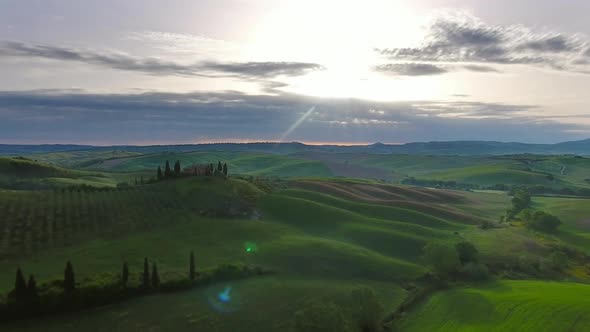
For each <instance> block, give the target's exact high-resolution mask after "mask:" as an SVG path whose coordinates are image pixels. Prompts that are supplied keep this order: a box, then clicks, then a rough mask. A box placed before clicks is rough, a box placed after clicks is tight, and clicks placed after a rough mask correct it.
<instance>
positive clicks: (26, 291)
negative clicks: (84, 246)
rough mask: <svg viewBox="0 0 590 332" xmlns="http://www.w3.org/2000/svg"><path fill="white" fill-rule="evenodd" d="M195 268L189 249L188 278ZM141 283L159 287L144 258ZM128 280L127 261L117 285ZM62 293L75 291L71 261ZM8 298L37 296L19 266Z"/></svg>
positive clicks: (32, 281) (22, 300) (193, 275)
mask: <svg viewBox="0 0 590 332" xmlns="http://www.w3.org/2000/svg"><path fill="white" fill-rule="evenodd" d="M197 276H198V273H197V268H196V264H195V255H194V253H193V252H192V251H191V253H190V256H189V268H188V279H189V280H195V278H197ZM140 280H141V284H140V287H141V288H143V289H149V288H152V289H157V288H159V287H160V284H161V283H160V275H159V273H158V266H157V264H156V263H155V262H154V263H153V264H152V268H151V271H150V264H149V261H148V259H147V257H146V258H144V261H143V272H142V273H141V277H140ZM128 282H129V265H128V264H127V262H124V263H123V267H122V269H121V274H120V279H119V285H120V286H121V287H122V288H127V287H128ZM61 285H62V289H63V294H64V295H67V294H72V293H73V292H75V291H76V288H77V287H76V276H75V273H74V267H73V265H72V262H70V261H68V262H67V263H66V268H65V269H64V277H63V280H62V282H61ZM8 298H9V299H11V300H14V301H15V302H18V303H26V302H34V301H35V300H36V299H38V298H39V289H38V287H37V282H36V280H35V276H34V275H32V274H31V275H29V280H28V282H26V281H25V277H24V274H23V271H22V269H21V268H20V267H18V268H17V269H16V278H15V282H14V289H13V290H12V291H11V292H10V293H9V294H8Z"/></svg>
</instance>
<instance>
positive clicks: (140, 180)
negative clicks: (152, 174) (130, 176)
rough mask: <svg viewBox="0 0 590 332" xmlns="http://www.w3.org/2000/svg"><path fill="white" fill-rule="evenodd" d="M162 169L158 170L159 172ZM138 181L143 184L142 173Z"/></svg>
mask: <svg viewBox="0 0 590 332" xmlns="http://www.w3.org/2000/svg"><path fill="white" fill-rule="evenodd" d="M161 171H162V170H160V172H161ZM139 183H141V184H143V175H142V176H141V178H140V179H139Z"/></svg>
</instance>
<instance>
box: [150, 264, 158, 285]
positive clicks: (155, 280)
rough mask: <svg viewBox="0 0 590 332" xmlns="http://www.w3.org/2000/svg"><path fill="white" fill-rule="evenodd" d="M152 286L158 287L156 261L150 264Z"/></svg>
mask: <svg viewBox="0 0 590 332" xmlns="http://www.w3.org/2000/svg"><path fill="white" fill-rule="evenodd" d="M152 287H153V288H158V287H160V276H159V275H158V266H156V263H154V266H152Z"/></svg>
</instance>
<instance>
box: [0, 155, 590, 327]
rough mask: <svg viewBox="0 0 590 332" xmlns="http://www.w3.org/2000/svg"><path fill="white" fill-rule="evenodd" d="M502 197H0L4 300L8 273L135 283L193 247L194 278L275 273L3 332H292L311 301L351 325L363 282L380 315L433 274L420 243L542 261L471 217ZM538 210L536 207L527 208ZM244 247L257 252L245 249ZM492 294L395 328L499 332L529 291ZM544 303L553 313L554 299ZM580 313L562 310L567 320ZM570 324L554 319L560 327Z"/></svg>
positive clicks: (237, 185)
mask: <svg viewBox="0 0 590 332" xmlns="http://www.w3.org/2000/svg"><path fill="white" fill-rule="evenodd" d="M253 158H258V157H253ZM256 163H257V164H261V163H262V162H261V161H260V160H257V161H256ZM261 188H263V189H264V190H262V189H261ZM508 200H509V198H508V197H507V196H506V195H505V194H498V193H477V192H458V191H446V190H433V189H426V188H415V187H408V186H396V185H385V184H380V183H373V182H370V181H346V180H343V179H341V180H339V181H327V180H309V179H308V180H290V181H283V182H281V185H280V186H277V187H273V186H272V183H271V184H270V185H264V186H262V185H260V186H257V185H255V184H253V183H250V182H248V181H245V180H240V179H235V178H229V179H223V178H220V177H188V178H182V179H177V180H167V181H161V182H158V183H155V184H146V185H143V186H136V187H135V186H133V187H131V188H127V189H116V190H115V189H114V190H109V191H78V190H72V191H70V190H54V191H18V192H15V191H5V192H0V215H2V216H3V218H0V294H2V293H4V294H6V293H7V292H8V291H9V290H10V289H11V288H12V287H13V285H14V271H15V268H16V267H17V266H20V267H21V268H22V269H23V270H24V272H25V273H26V274H29V273H34V274H35V275H36V277H37V280H38V282H40V283H42V282H46V281H48V280H52V279H58V278H61V276H62V275H63V269H64V265H65V262H66V261H68V260H71V261H72V263H73V265H74V269H75V271H76V277H77V280H78V281H79V282H80V283H81V284H82V285H84V284H85V283H90V282H92V279H95V278H100V276H102V275H113V274H117V273H119V271H120V268H121V265H122V263H123V262H125V261H126V262H128V263H129V267H130V270H131V275H132V276H134V277H135V278H136V276H137V275H138V274H139V272H140V271H141V268H142V261H143V258H144V257H148V258H149V259H150V260H151V261H155V262H157V264H158V268H159V270H160V271H161V276H162V279H163V280H166V278H168V275H169V274H174V275H178V274H186V272H187V269H188V255H189V252H190V251H194V253H195V256H196V261H197V266H198V268H199V269H207V268H211V267H214V266H218V265H219V264H223V263H239V264H252V265H258V266H263V267H266V268H270V269H272V270H274V271H275V272H276V273H277V274H276V276H273V277H265V278H261V279H253V280H247V281H240V282H233V283H224V284H212V285H211V286H210V287H207V288H200V289H194V290H191V291H187V292H180V293H174V294H167V295H155V296H149V297H144V298H139V299H135V300H131V301H128V302H123V303H119V304H115V305H111V306H108V307H105V308H100V309H96V310H92V311H86V312H81V313H79V314H69V315H67V316H58V317H53V318H43V319H36V320H35V321H34V322H17V323H13V324H11V325H9V326H7V328H8V329H7V330H13V329H15V330H16V329H18V330H25V331H33V330H39V329H41V328H42V329H43V330H47V331H58V330H59V331H73V330H88V331H94V330H113V329H114V330H130V329H131V330H133V329H138V328H147V327H150V328H151V329H153V330H156V331H167V330H175V331H185V330H186V331H189V330H190V331H194V330H240V331H272V330H276V329H281V330H285V331H293V328H294V325H293V314H294V312H295V311H297V310H299V309H301V308H302V307H304V306H306V305H307V304H309V303H310V302H311V301H312V300H327V301H333V302H336V303H337V304H338V305H339V306H341V307H342V308H343V311H344V313H345V316H346V317H347V319H349V318H350V317H352V316H353V314H352V312H353V309H352V306H353V304H352V303H351V300H350V291H351V289H352V288H354V287H355V285H359V284H360V285H366V286H369V287H371V288H372V289H373V290H374V291H375V292H376V293H377V294H378V296H379V299H380V301H381V302H382V304H383V305H384V306H385V308H386V309H387V310H393V309H394V308H395V307H396V306H397V305H398V304H400V303H401V302H402V300H403V298H404V296H405V295H406V291H405V290H404V289H403V288H402V287H401V286H402V285H405V284H406V282H407V281H411V280H415V279H416V278H419V277H421V276H423V275H424V274H425V273H426V272H427V271H428V270H429V268H428V267H427V266H426V265H425V263H424V261H423V259H422V249H423V247H424V246H425V245H426V244H428V243H431V242H441V243H447V244H449V245H453V244H454V243H456V242H459V241H464V240H469V241H471V242H472V243H474V244H475V245H476V247H477V248H478V250H479V251H480V254H481V259H482V261H483V262H484V263H486V264H490V265H492V264H496V265H499V264H517V263H518V260H519V257H520V256H519V255H520V254H521V253H522V252H523V251H526V252H527V253H528V254H530V255H531V256H534V257H535V259H537V260H539V259H541V258H543V257H544V256H546V254H547V253H548V252H549V249H550V248H549V247H548V243H549V242H551V241H554V240H553V239H552V238H545V237H538V236H537V235H536V234H534V233H532V232H529V231H527V230H525V229H523V228H521V227H504V228H500V229H490V230H482V229H480V228H478V227H477V224H478V223H479V222H480V221H481V220H490V219H491V220H496V219H497V217H498V215H497V214H498V213H499V212H501V211H502V210H504V209H505V208H506V207H507V203H508ZM568 202H569V201H568ZM572 202H573V201H572ZM534 203H535V204H541V203H540V202H539V201H537V200H536V199H535V201H534ZM572 204H573V205H575V206H577V205H579V204H580V203H579V202H573V203H572ZM572 209H574V207H572ZM575 213H576V215H578V212H575ZM572 214H574V212H572ZM252 247H254V248H255V250H249V251H248V250H246V248H252ZM500 284H501V285H508V284H510V282H506V283H505V282H503V281H502V282H500ZM489 285H490V286H488V285H484V286H483V287H482V288H481V290H478V291H479V292H481V294H482V295H481V296H482V297H484V299H485V301H483V300H482V301H481V302H482V303H484V304H482V305H481V306H478V305H473V306H470V305H469V303H470V302H466V303H467V304H466V305H465V306H463V307H459V304H457V305H455V304H454V303H451V302H448V301H447V300H445V301H447V302H443V303H444V306H442V307H441V308H439V309H437V308H436V303H437V302H436V301H435V304H434V305H435V307H432V308H430V307H426V306H427V305H429V304H428V303H430V301H431V300H429V301H427V302H426V304H424V306H425V307H424V308H425V309H422V307H419V308H417V309H416V311H415V312H412V313H411V315H410V316H408V318H407V320H405V321H403V322H402V323H403V324H404V325H403V326H404V328H407V329H408V330H429V328H431V327H446V326H447V325H446V324H450V323H445V321H441V320H440V319H443V318H445V317H447V316H449V314H448V313H447V312H446V311H445V310H451V311H452V310H455V309H453V308H455V307H457V308H461V309H456V310H457V311H460V312H456V313H455V312H453V313H454V314H456V315H457V317H456V318H453V319H452V321H453V324H455V325H448V326H449V328H458V329H461V328H466V327H465V326H467V328H468V327H471V326H472V325H469V324H472V323H470V321H467V323H465V322H464V321H463V319H469V315H470V313H471V312H473V314H474V315H479V316H483V314H482V313H480V310H481V311H482V312H483V311H485V310H486V309H485V308H491V307H494V308H496V309H494V310H496V311H497V312H499V313H498V314H497V316H493V318H494V319H493V320H492V319H490V320H486V321H484V323H485V324H489V325H477V326H476V327H482V328H485V327H490V326H491V327H492V328H495V327H496V326H497V327H498V329H500V328H501V327H506V326H507V325H502V324H504V323H503V320H501V319H498V318H497V317H503V316H502V315H503V313H504V312H505V311H502V310H504V309H503V308H504V307H503V305H504V304H502V303H506V304H505V306H512V305H516V304H520V303H521V302H522V303H524V304H523V306H525V305H528V303H529V302H528V301H529V299H530V297H531V296H532V295H531V294H532V292H531V291H530V289H534V288H535V287H536V286H535V287H533V286H530V287H529V288H526V287H524V286H523V287H524V288H522V287H521V286H518V287H517V286H514V285H511V286H510V287H513V289H514V292H516V293H522V297H521V298H518V297H517V298H512V297H510V295H509V294H511V293H510V292H508V291H506V294H505V295H503V296H504V297H502V296H500V295H498V296H497V298H495V297H493V293H495V292H496V291H495V288H497V286H493V285H495V284H489ZM543 285H545V284H543ZM546 285H547V287H549V289H548V290H547V292H548V294H559V293H563V294H566V293H567V292H570V293H573V292H574V291H573V290H571V291H570V290H569V288H567V287H569V286H567V285H569V284H563V285H565V286H567V287H566V289H565V290H559V291H558V290H554V289H553V288H551V287H553V286H551V285H554V284H551V283H548V284H546ZM555 285H561V284H555ZM226 286H231V287H232V289H233V291H234V292H235V293H234V294H235V301H234V302H232V308H231V309H232V310H233V311H232V312H231V313H230V314H228V313H225V314H224V313H221V312H219V311H218V309H219V308H217V309H216V307H214V306H211V305H210V304H209V303H208V301H209V298H210V297H211V296H215V294H216V293H217V292H219V291H220V290H221V289H223V288H224V287H226ZM519 287H520V288H519ZM527 287H528V286H527ZM580 287H582V286H580ZM500 289H502V287H500ZM466 290H467V291H471V289H463V288H462V289H457V290H451V291H449V292H458V294H459V295H452V296H451V298H455V297H457V298H459V299H460V298H461V296H463V293H462V292H465V291H466ZM580 291H581V292H585V289H581V290H580ZM445 294H447V292H445V293H440V294H436V295H435V296H434V297H433V298H432V299H436V298H437V296H442V297H445V296H446V295H445ZM451 294H453V293H451ZM454 296H455V297H454ZM466 296H467V299H470V298H471V297H470V296H471V295H470V294H467V295H466ZM0 298H1V296H0ZM478 299H479V298H478ZM432 301H434V300H432ZM441 301H442V300H441ZM459 301H460V302H462V301H463V300H461V299H460V300H459ZM478 301H479V300H478ZM478 301H475V302H478ZM519 301H520V302H519ZM556 301H557V302H555V303H557V304H562V303H565V300H563V301H562V300H556ZM560 301H561V302H560ZM478 303H479V302H478ZM488 303H491V304H490V305H488ZM447 304H448V305H449V306H447ZM482 306H485V308H484V309H482ZM546 307H547V308H554V307H553V302H548V304H547V306H546ZM531 308H532V307H531ZM543 308H545V307H541V310H545V309H543ZM580 308H581V307H577V306H572V308H571V312H572V313H573V312H579V311H580V310H581V309H580ZM469 310H471V311H469ZM529 310H532V309H529ZM547 310H549V309H547ZM568 310H570V309H568ZM439 312H442V313H440V314H439ZM463 312H465V313H463ZM426 315H431V316H428V319H429V320H431V321H433V322H436V321H437V320H438V322H439V324H438V325H436V324H434V323H433V325H419V324H427V323H426V322H422V321H421V320H420V319H419V317H421V316H424V317H426ZM494 315H496V314H494ZM569 315H570V314H569V313H564V317H565V318H563V319H564V320H565V319H566V318H570V316H569ZM479 316H477V317H479ZM414 317H418V318H417V320H413V319H414ZM465 317H467V318H465ZM535 317H536V316H535ZM512 322H513V324H514V322H518V320H514V321H512ZM428 324H430V323H428ZM478 324H479V323H478ZM482 324H483V323H482ZM584 324H586V323H584ZM581 326H585V325H581ZM3 328H4V327H3ZM3 330H4V329H3Z"/></svg>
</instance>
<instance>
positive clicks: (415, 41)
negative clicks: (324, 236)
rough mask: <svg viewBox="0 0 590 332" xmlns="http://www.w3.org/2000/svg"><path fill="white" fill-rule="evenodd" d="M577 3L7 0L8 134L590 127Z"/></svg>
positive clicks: (3, 35) (231, 135)
mask: <svg viewBox="0 0 590 332" xmlns="http://www.w3.org/2000/svg"><path fill="white" fill-rule="evenodd" d="M589 12H590V1H586V0H559V1H557V0H495V1H483V0H447V1H443V0H364V1H346V0H339V1H332V0H295V1H287V0H210V1H208V0H199V1H194V0H166V1H163V0H159V1H156V0H126V1H118V0H100V1H95V0H85V1H76V0H0V144H1V143H4V144H38V143H76V144H95V145H113V144H114V145H116V144H138V145H146V144H177V143H211V142H255V141H289V142H290V141H299V142H305V143H312V144H322V143H330V144H366V143H373V142H384V143H394V144H395V143H406V142H415V141H449V140H494V141H519V142H531V143H555V142H561V141H567V140H577V139H585V138H589V137H590V107H589V105H590V89H589V87H590V23H589V22H588V17H587V13H589Z"/></svg>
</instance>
